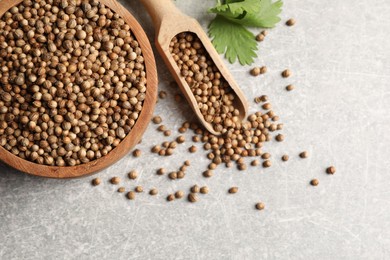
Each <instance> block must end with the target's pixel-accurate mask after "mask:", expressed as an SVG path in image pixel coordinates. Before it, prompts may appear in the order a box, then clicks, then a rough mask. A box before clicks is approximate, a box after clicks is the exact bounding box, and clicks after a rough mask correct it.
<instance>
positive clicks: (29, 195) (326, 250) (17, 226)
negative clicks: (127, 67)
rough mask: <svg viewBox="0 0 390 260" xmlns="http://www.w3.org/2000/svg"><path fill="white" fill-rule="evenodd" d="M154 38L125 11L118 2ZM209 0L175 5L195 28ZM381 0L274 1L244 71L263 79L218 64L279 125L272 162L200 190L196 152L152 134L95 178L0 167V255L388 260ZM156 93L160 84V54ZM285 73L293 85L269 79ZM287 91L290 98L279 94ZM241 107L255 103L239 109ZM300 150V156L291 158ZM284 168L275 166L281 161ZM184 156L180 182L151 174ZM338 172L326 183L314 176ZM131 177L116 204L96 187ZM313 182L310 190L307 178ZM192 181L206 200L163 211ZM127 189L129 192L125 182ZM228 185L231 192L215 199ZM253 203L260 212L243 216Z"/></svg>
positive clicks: (384, 8)
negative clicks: (127, 194) (275, 14)
mask: <svg viewBox="0 0 390 260" xmlns="http://www.w3.org/2000/svg"><path fill="white" fill-rule="evenodd" d="M122 2H123V3H124V4H125V5H126V6H127V7H128V9H129V10H131V12H132V13H135V14H136V17H137V18H138V19H139V21H140V23H141V24H142V25H143V26H144V28H145V30H146V31H147V32H148V34H149V35H150V38H153V29H152V27H151V23H150V20H149V18H148V17H147V15H146V14H145V12H144V9H143V8H141V7H140V6H139V3H138V1H134V0H131V1H129V0H128V1H122ZM213 3H214V1H212V0H208V1H195V0H194V1H185V0H177V4H178V6H179V7H180V8H181V9H182V10H183V11H185V12H187V13H189V14H191V15H192V16H194V17H196V18H198V19H199V20H200V21H201V23H202V25H203V26H204V27H206V25H207V21H208V20H209V19H210V16H208V15H206V13H205V10H206V8H207V7H210V6H211V5H212V4H213ZM389 13H390V2H389V1H386V0H362V1H352V0H344V1H339V0H327V1H324V0H321V1H317V0H300V1H298V0H294V1H285V6H284V12H283V14H282V18H283V21H285V20H286V19H287V18H290V17H295V18H296V19H297V25H296V26H294V27H292V28H289V27H287V26H284V25H283V23H281V24H279V25H278V27H277V28H275V29H273V30H271V32H270V34H269V36H267V39H266V41H264V42H263V43H262V44H261V45H260V50H259V54H260V55H259V56H260V57H259V59H258V60H257V64H259V65H263V64H265V65H267V67H268V69H269V72H268V73H267V74H266V75H265V76H261V77H258V78H252V77H250V76H248V70H249V67H241V66H239V65H237V64H236V65H229V68H230V69H231V71H232V73H233V74H234V76H235V78H236V79H237V81H238V82H239V83H240V85H241V87H242V88H243V89H244V91H245V93H246V94H247V96H248V99H250V100H252V99H253V97H255V96H257V95H260V94H267V95H268V96H269V97H270V100H271V102H272V104H273V106H274V110H275V111H276V112H277V113H278V114H279V115H280V117H281V120H282V121H283V122H284V124H285V126H286V127H285V130H284V133H285V135H286V141H285V142H284V143H281V144H278V143H275V142H271V143H268V144H267V146H266V147H267V149H268V151H270V152H271V153H272V154H273V156H274V161H275V163H274V166H273V167H271V168H270V169H268V170H266V171H264V170H259V169H253V168H252V169H250V170H249V171H247V172H245V173H241V172H237V171H236V170H234V169H229V170H225V169H224V168H219V170H218V171H217V174H216V176H215V177H213V178H211V179H210V180H207V182H206V181H205V179H203V178H201V176H200V174H201V171H202V170H203V169H204V168H205V166H206V164H207V160H206V159H205V158H203V156H200V155H201V154H202V153H201V152H198V153H197V154H191V155H189V154H188V153H187V152H185V150H184V149H185V148H184V146H183V147H181V148H180V149H181V151H182V152H181V153H180V155H179V154H177V155H175V156H174V157H172V158H170V159H164V160H161V159H160V158H157V157H156V156H153V155H150V154H149V153H147V152H146V151H148V150H149V148H150V146H151V145H152V144H155V143H159V142H161V141H162V140H163V139H164V138H163V137H162V136H161V135H160V134H156V130H155V126H153V125H150V126H149V128H148V130H147V132H146V134H145V136H144V142H143V143H142V144H141V145H140V149H142V150H143V151H144V153H147V154H146V155H144V156H142V157H141V158H139V159H133V158H132V156H131V155H128V156H126V158H124V159H123V160H121V161H120V162H118V163H117V164H115V165H113V166H112V167H110V168H109V169H107V170H105V171H103V172H101V173H99V174H98V175H97V176H99V177H101V178H102V179H103V180H104V185H102V186H99V187H98V188H92V187H91V185H90V180H91V177H89V178H85V179H77V180H68V181H63V180H62V181H61V180H50V179H41V178H35V177H31V176H27V175H24V174H22V173H19V172H16V171H14V170H12V169H10V168H8V167H6V166H4V165H1V166H0V259H7V260H8V259H389V258H390V205H389V202H390V178H389V168H390V159H389V158H390V135H389V129H390V101H389V99H390V84H389V81H390V49H389V46H390V36H389V33H390V15H389ZM157 60H158V61H157V62H158V69H159V77H160V89H164V90H166V91H168V92H169V93H176V92H177V91H178V90H176V89H172V88H171V87H169V84H168V82H169V81H171V80H172V78H171V77H170V75H168V74H167V71H166V69H165V67H164V66H163V64H162V61H161V59H160V58H158V59H157ZM285 68H291V69H292V71H293V72H294V76H293V77H291V78H290V79H288V80H286V79H282V78H281V77H280V72H281V71H282V70H283V69H285ZM287 83H293V84H295V85H296V86H297V88H296V90H295V91H292V92H286V91H285V90H284V86H285V85H286V84H287ZM172 96H173V95H170V97H169V99H167V100H164V101H162V102H160V103H158V105H157V107H156V113H157V114H159V115H161V116H162V117H163V118H164V122H165V123H166V125H168V126H169V127H170V128H171V129H174V127H177V126H178V125H179V124H181V123H182V122H183V121H184V120H188V119H191V118H190V117H189V115H190V114H191V113H189V112H190V111H189V109H188V106H187V105H186V104H176V103H175V102H172V100H173V97H172ZM251 110H252V111H255V110H254V106H253V105H252V107H251ZM305 149H306V150H308V151H309V152H310V154H311V156H310V158H309V159H307V160H299V159H298V158H297V154H298V152H300V151H302V150H305ZM285 152H286V153H289V154H290V156H291V158H292V159H291V160H290V161H289V162H288V163H279V162H277V161H278V158H279V157H280V156H281V155H282V154H283V153H285ZM183 159H190V160H191V161H192V162H193V164H195V163H196V165H195V166H191V167H190V170H189V173H188V174H187V177H186V178H185V179H184V180H182V181H179V182H171V181H168V180H167V179H166V178H163V177H157V176H155V175H154V170H155V169H156V168H157V167H159V166H165V167H166V168H167V169H174V168H176V167H177V166H178V165H179V164H180V163H181V162H182V161H183ZM329 164H334V165H335V166H336V167H337V173H336V174H335V175H334V176H327V175H326V174H325V173H324V167H326V166H328V165H329ZM131 169H137V170H138V171H139V172H140V173H141V176H140V178H139V179H138V180H137V183H139V184H141V185H143V186H144V187H145V188H150V187H153V186H156V187H158V188H159V190H160V191H161V195H159V196H158V198H152V197H150V196H149V195H147V194H144V195H142V196H138V198H137V200H136V201H134V202H129V201H128V200H126V199H125V198H124V197H123V196H122V195H119V194H118V193H117V192H115V189H116V187H114V186H113V185H109V184H107V179H108V178H109V177H110V176H114V175H119V176H123V177H124V176H125V174H126V172H128V171H129V170H131ZM312 178H318V179H319V180H320V185H319V186H318V187H315V188H314V187H311V186H310V185H309V184H308V182H309V181H310V179H312ZM196 182H197V183H198V184H200V185H201V184H205V183H207V185H208V186H209V187H210V194H209V195H208V196H206V197H202V198H201V200H200V202H199V203H196V204H190V203H188V202H186V201H184V200H182V201H176V202H174V203H167V202H166V201H165V200H164V198H165V196H166V194H167V192H173V191H175V190H176V189H184V190H187V189H188V188H189V187H190V186H191V185H192V184H194V183H196ZM127 184H128V185H127V186H128V187H132V186H134V183H130V181H128V182H127ZM232 185H236V186H239V187H240V192H239V193H238V194H236V195H234V196H228V195H227V194H226V190H227V189H228V188H229V187H230V186H232ZM259 200H261V201H264V202H265V204H266V210H264V211H262V212H259V211H256V210H254V209H253V204H254V203H255V202H257V201H259Z"/></svg>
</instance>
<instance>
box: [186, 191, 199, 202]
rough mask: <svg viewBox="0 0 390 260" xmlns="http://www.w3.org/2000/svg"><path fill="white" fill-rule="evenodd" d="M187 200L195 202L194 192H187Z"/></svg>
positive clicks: (196, 199) (196, 197) (196, 198)
mask: <svg viewBox="0 0 390 260" xmlns="http://www.w3.org/2000/svg"><path fill="white" fill-rule="evenodd" d="M188 201H189V202H192V203H194V202H197V201H198V196H196V194H195V193H190V194H188Z"/></svg>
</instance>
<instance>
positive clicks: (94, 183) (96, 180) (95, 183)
mask: <svg viewBox="0 0 390 260" xmlns="http://www.w3.org/2000/svg"><path fill="white" fill-rule="evenodd" d="M100 183H102V181H101V180H100V178H95V179H93V180H92V185H93V186H98V185H100Z"/></svg>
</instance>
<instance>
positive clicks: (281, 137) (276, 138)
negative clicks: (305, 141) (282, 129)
mask: <svg viewBox="0 0 390 260" xmlns="http://www.w3.org/2000/svg"><path fill="white" fill-rule="evenodd" d="M275 140H276V141H278V142H283V141H284V135H282V134H278V135H277V136H276V137H275Z"/></svg>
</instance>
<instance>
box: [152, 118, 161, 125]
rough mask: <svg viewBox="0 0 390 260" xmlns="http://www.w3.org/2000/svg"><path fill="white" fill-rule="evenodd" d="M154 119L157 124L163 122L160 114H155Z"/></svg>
mask: <svg viewBox="0 0 390 260" xmlns="http://www.w3.org/2000/svg"><path fill="white" fill-rule="evenodd" d="M152 121H153V123H155V124H156V125H158V124H161V122H162V119H161V117H160V116H155V117H153V119H152Z"/></svg>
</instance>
